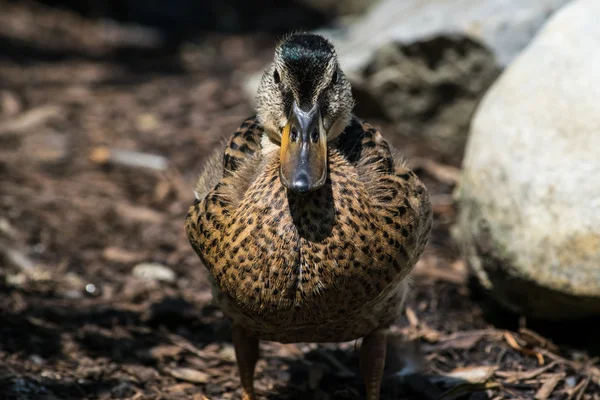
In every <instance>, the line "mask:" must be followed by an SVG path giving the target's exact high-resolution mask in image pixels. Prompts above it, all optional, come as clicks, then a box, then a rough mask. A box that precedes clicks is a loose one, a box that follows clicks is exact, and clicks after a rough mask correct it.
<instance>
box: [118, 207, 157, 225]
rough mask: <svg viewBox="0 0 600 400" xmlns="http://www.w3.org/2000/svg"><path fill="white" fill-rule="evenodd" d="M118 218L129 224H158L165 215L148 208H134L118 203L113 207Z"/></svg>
mask: <svg viewBox="0 0 600 400" xmlns="http://www.w3.org/2000/svg"><path fill="white" fill-rule="evenodd" d="M114 210H115V212H116V213H117V214H118V215H119V217H121V218H123V219H125V220H128V221H131V222H147V223H159V222H162V221H164V218H165V215H164V214H162V213H159V212H158V211H155V210H153V209H151V208H148V207H143V206H134V205H131V204H128V203H125V202H119V203H117V204H115V206H114Z"/></svg>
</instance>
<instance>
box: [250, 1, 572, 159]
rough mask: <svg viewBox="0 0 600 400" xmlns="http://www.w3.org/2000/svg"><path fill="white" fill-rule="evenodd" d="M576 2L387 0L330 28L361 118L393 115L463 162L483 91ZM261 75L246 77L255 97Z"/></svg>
mask: <svg viewBox="0 0 600 400" xmlns="http://www.w3.org/2000/svg"><path fill="white" fill-rule="evenodd" d="M568 1H569V0H536V1H523V0H486V1H481V0H446V1H434V0H427V1H423V0H403V1H398V0H381V1H379V2H378V3H376V4H375V5H374V6H373V7H371V8H370V10H369V12H368V13H367V14H366V15H365V16H364V17H363V18H361V19H359V20H358V21H356V22H355V23H353V24H351V25H350V26H348V27H347V29H338V30H335V31H334V30H323V31H319V33H322V34H324V35H325V36H326V37H328V38H330V39H331V40H332V41H333V42H334V44H335V46H336V48H337V51H338V55H339V57H340V63H341V65H342V68H343V69H344V71H345V72H346V74H347V75H348V76H349V78H350V80H351V82H352V85H353V88H354V92H355V96H356V97H357V105H356V113H357V114H358V115H360V116H361V117H365V118H369V117H373V116H380V117H385V118H387V119H389V120H391V121H393V122H394V123H396V124H397V125H398V127H399V128H401V129H400V131H402V132H405V133H406V134H407V135H414V134H418V135H419V136H420V137H422V138H424V139H426V140H427V142H428V143H429V144H430V145H432V146H433V147H434V148H436V150H438V151H441V152H442V153H445V154H447V155H448V156H451V157H453V158H455V159H456V158H458V159H460V158H461V156H462V152H463V149H464V145H465V142H466V137H467V132H468V125H469V121H470V119H471V117H472V114H473V112H474V110H475V107H476V106H477V104H478V103H479V101H480V99H481V96H482V95H483V93H485V91H486V90H487V88H488V87H489V86H490V85H491V84H492V82H493V81H494V80H495V79H496V78H497V76H498V74H499V72H500V71H501V70H502V68H504V66H505V65H507V63H508V62H510V61H511V60H512V59H513V58H514V57H515V56H516V55H517V54H518V53H519V51H521V50H522V49H523V48H524V47H525V46H526V45H527V44H528V43H529V41H530V40H531V38H532V37H533V35H534V34H535V32H536V31H537V30H538V29H539V27H540V26H541V25H542V24H543V23H544V21H545V20H546V19H547V18H548V16H549V15H551V14H552V12H553V11H555V10H556V9H558V7H560V6H561V5H563V4H565V3H567V2H568ZM260 75H261V74H256V75H253V76H250V77H249V78H248V79H247V80H246V82H245V89H246V92H247V95H248V97H249V98H250V99H251V100H252V101H254V96H255V94H256V89H257V87H258V83H259V80H260Z"/></svg>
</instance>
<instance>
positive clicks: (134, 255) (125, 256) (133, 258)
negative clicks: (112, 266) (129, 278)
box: [102, 247, 147, 264]
mask: <svg viewBox="0 0 600 400" xmlns="http://www.w3.org/2000/svg"><path fill="white" fill-rule="evenodd" d="M146 256H147V253H145V252H144V253H142V252H135V251H129V250H125V249H122V248H120V247H106V248H105V249H104V251H103V252H102V257H103V258H104V259H105V260H106V261H111V262H116V263H119V264H133V263H136V262H140V261H142V260H144V259H145V258H146Z"/></svg>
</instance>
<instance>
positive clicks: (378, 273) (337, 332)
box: [185, 32, 432, 400]
mask: <svg viewBox="0 0 600 400" xmlns="http://www.w3.org/2000/svg"><path fill="white" fill-rule="evenodd" d="M354 103H355V102H354V99H353V95H352V88H351V84H350V82H349V80H348V78H347V77H346V75H345V74H344V72H343V71H342V69H341V66H340V62H339V60H338V57H337V55H336V51H335V48H334V46H333V44H332V43H331V42H330V41H329V40H328V39H326V38H325V37H323V36H322V35H319V34H315V33H307V32H297V33H293V34H289V35H287V36H285V37H284V38H282V39H281V40H280V42H279V43H278V44H277V46H276V48H275V52H274V58H273V61H272V62H271V63H270V65H269V66H268V67H267V68H266V69H265V70H264V73H263V75H262V78H261V80H260V84H259V87H258V90H257V95H256V113H255V115H253V116H250V117H249V118H247V119H246V120H244V121H243V122H242V123H241V125H240V127H239V128H238V129H237V130H236V131H235V132H234V133H233V134H232V135H231V136H230V137H229V138H228V139H226V140H225V141H224V142H223V145H222V146H220V147H218V148H217V149H216V150H214V152H213V153H212V154H211V155H210V156H209V157H208V158H207V160H206V161H205V164H204V167H203V169H202V171H201V173H200V176H199V179H198V182H197V185H196V190H195V201H194V204H193V205H191V206H190V209H189V212H188V214H187V216H186V219H185V231H186V234H187V237H188V239H189V241H190V244H191V247H192V248H193V250H194V251H195V253H196V254H197V256H198V257H199V259H200V261H201V263H202V264H203V265H204V267H205V268H207V269H208V272H209V273H208V276H209V279H210V284H211V287H212V295H213V301H214V302H215V303H216V304H217V305H218V307H220V309H221V310H222V312H223V314H224V316H226V317H227V318H228V319H229V320H230V321H231V329H232V330H231V331H232V342H233V346H234V349H235V356H236V362H237V368H238V372H239V378H240V382H241V390H242V398H243V400H256V399H257V396H256V392H255V390H254V372H255V366H256V363H257V360H258V358H259V343H260V341H273V342H279V343H300V342H312V343H340V342H346V341H354V340H361V349H360V355H359V364H360V365H359V370H360V373H361V375H362V379H363V381H364V390H365V394H366V398H367V400H378V399H379V398H380V391H381V381H382V378H383V373H384V367H385V358H386V348H387V346H386V338H387V335H388V334H389V329H390V327H391V326H392V325H393V324H394V323H396V322H397V320H398V318H399V317H400V316H401V314H402V312H403V307H404V304H405V299H406V297H407V294H408V293H409V290H410V286H411V276H410V275H411V272H412V270H413V269H414V266H415V264H416V262H417V261H418V260H419V258H420V257H421V255H422V254H423V252H424V250H425V247H426V245H427V242H428V240H429V235H430V232H431V227H432V210H431V202H430V198H429V193H428V191H427V188H426V187H425V185H424V183H423V182H422V181H421V180H420V179H419V177H418V176H417V175H416V174H415V173H414V172H413V171H412V170H411V169H410V168H408V167H407V165H406V163H405V162H404V160H403V157H402V155H401V153H400V152H399V151H397V150H396V149H395V148H394V147H392V146H391V145H390V144H389V143H388V141H386V140H385V139H384V137H383V136H382V134H381V133H380V132H379V130H377V129H376V128H374V127H373V126H372V125H371V124H369V123H368V122H367V121H364V120H362V119H360V118H358V117H357V116H355V115H354V112H353V109H354Z"/></svg>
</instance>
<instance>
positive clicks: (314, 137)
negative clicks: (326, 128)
mask: <svg viewBox="0 0 600 400" xmlns="http://www.w3.org/2000/svg"><path fill="white" fill-rule="evenodd" d="M310 140H311V141H312V142H313V143H317V142H318V141H319V130H318V129H317V128H315V130H314V131H312V132H311V134H310Z"/></svg>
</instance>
